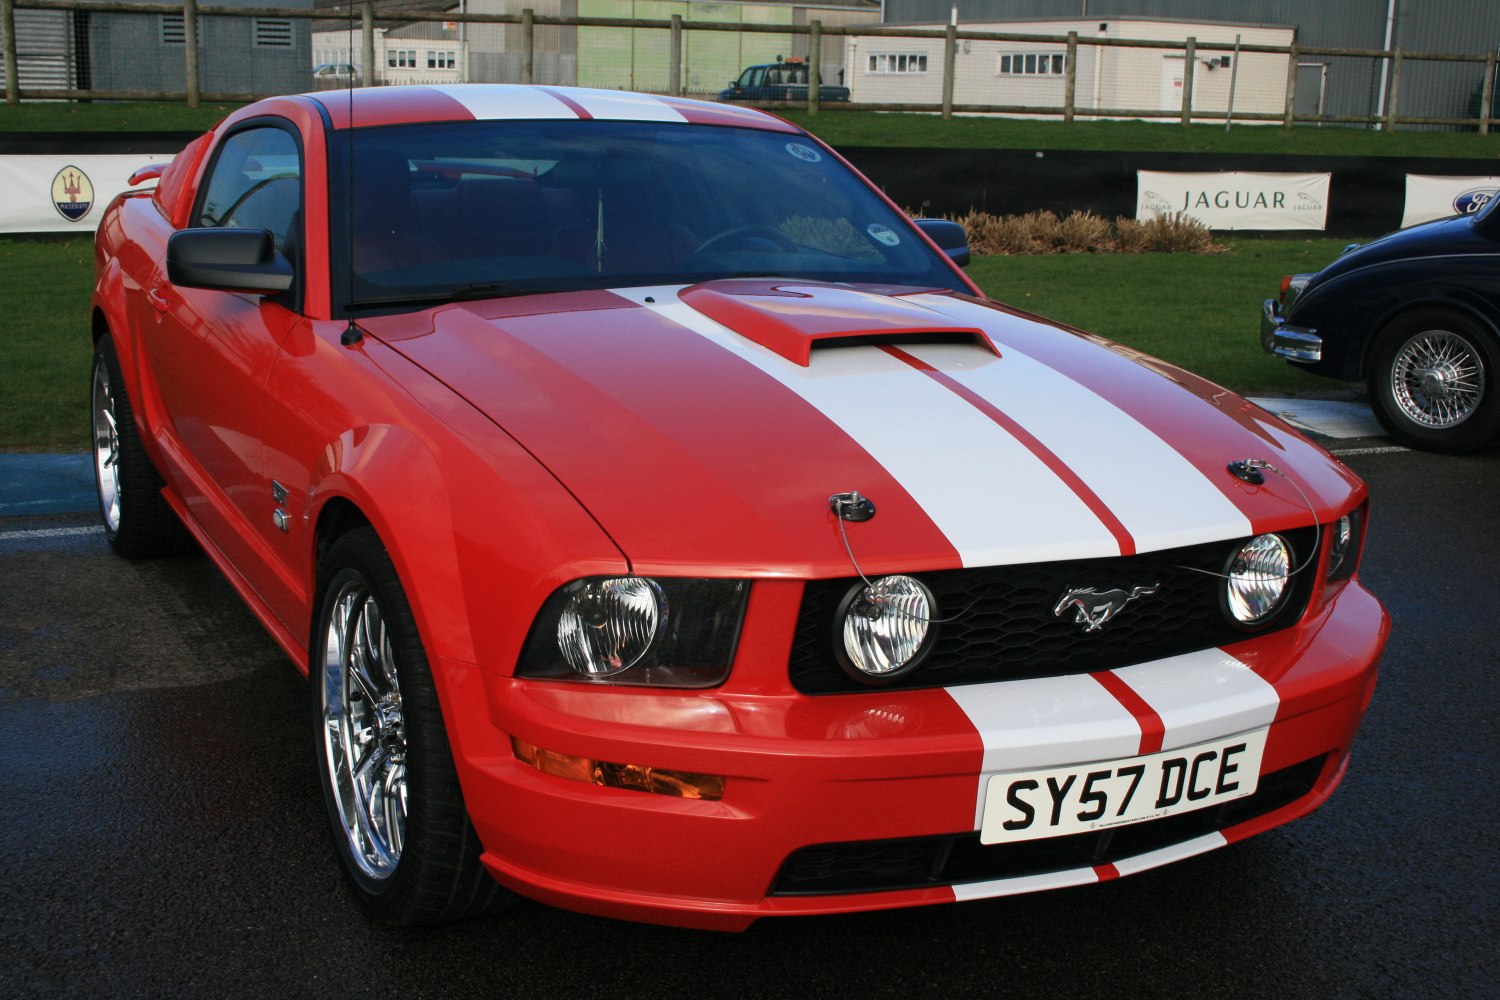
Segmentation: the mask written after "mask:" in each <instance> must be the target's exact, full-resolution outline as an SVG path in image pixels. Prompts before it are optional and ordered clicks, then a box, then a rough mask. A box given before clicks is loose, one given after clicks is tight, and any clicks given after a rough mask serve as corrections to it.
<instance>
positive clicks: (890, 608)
mask: <svg viewBox="0 0 1500 1000" xmlns="http://www.w3.org/2000/svg"><path fill="white" fill-rule="evenodd" d="M936 606H937V601H936V599H934V598H933V596H932V591H930V590H928V589H927V586H926V584H924V583H922V582H921V581H920V580H916V579H914V578H912V577H909V576H884V577H881V578H880V579H878V580H875V581H873V582H872V583H871V584H870V585H869V586H865V585H864V583H860V584H859V585H857V586H856V587H855V588H854V589H853V590H851V591H850V592H849V594H848V596H846V597H845V598H844V602H843V604H842V605H841V606H840V608H839V613H838V617H837V618H836V619H835V620H841V621H842V622H843V640H844V641H843V643H842V647H841V650H840V651H841V652H842V653H843V656H841V657H840V660H841V661H842V663H843V665H844V669H845V671H846V672H847V673H848V674H849V676H851V677H853V678H854V679H855V680H858V681H863V682H864V683H866V684H871V683H874V684H879V683H882V682H884V681H888V680H892V679H894V678H896V677H899V676H901V675H902V674H904V673H906V672H907V671H909V670H911V669H912V668H913V667H915V666H916V665H917V664H918V663H920V662H921V661H922V658H923V657H924V656H925V655H926V653H927V650H928V649H929V648H930V647H931V645H932V643H931V639H932V637H933V635H934V634H935V633H934V630H933V628H932V619H933V618H934V617H935V616H934V610H935V609H936Z"/></svg>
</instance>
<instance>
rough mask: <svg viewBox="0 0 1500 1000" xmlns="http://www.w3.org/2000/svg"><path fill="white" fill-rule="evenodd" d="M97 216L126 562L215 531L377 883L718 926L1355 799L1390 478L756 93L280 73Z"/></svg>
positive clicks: (101, 314) (936, 889)
mask: <svg viewBox="0 0 1500 1000" xmlns="http://www.w3.org/2000/svg"><path fill="white" fill-rule="evenodd" d="M157 175H159V176H158V178H157V179H158V183H157V184H156V186H155V188H154V190H138V191H132V192H130V193H128V194H126V195H123V196H122V197H121V198H119V199H118V200H117V201H116V202H115V203H114V204H113V205H111V206H110V208H109V211H108V213H107V215H106V217H105V219H104V221H103V224H102V226H101V228H100V230H99V236H98V244H97V265H98V283H97V288H96V290H95V294H94V300H93V330H92V333H93V339H94V343H95V345H96V354H95V359H94V367H93V414H94V417H93V429H94V454H95V456H96V469H97V473H98V484H99V499H100V506H101V510H102V513H103V517H104V521H105V525H106V527H107V530H108V534H109V538H110V541H111V543H112V544H113V546H114V548H115V549H116V550H117V551H119V552H120V553H121V554H123V555H126V556H147V555H153V554H159V553H164V552H171V551H177V550H180V549H182V548H183V547H184V546H185V545H186V544H187V543H188V541H189V539H190V538H191V539H194V540H196V542H197V544H198V545H199V546H201V547H202V549H203V551H205V552H206V553H207V554H208V555H209V557H210V558H211V559H213V560H214V561H215V563H217V564H218V565H219V567H220V568H221V569H222V570H223V572H224V573H225V575H226V576H227V577H228V578H229V580H230V581H231V582H232V583H233V585H234V586H235V588H236V589H237V590H238V591H239V593H240V594H241V595H242V596H243V598H244V599H245V601H246V603H247V604H248V605H249V606H250V608H251V609H252V610H253V611H254V613H255V614H256V616H257V617H258V618H259V619H260V620H261V622H262V623H263V624H264V625H265V627H266V628H267V629H268V630H269V631H270V633H271V634H272V635H273V636H274V637H275V639H276V640H277V642H278V643H280V645H281V646H282V647H283V648H284V649H285V650H286V652H287V654H288V655H289V656H291V658H292V659H293V661H294V662H295V663H296V664H297V666H298V667H299V669H303V670H306V671H307V672H308V674H309V676H310V678H311V681H312V683H311V684H310V685H309V687H310V689H311V701H312V708H311V713H310V714H311V718H312V723H313V726H312V728H313V736H314V741H315V745H316V748H317V758H318V761H319V768H320V774H321V781H322V793H323V797H324V799H325V800H326V803H327V807H328V818H329V822H330V828H331V830H332V832H333V836H334V840H335V842H336V844H337V846H338V852H339V855H340V857H341V858H342V860H343V863H344V867H345V868H346V869H347V871H348V875H349V878H350V881H351V883H352V885H353V887H354V891H355V893H356V894H357V895H358V897H359V898H360V899H361V900H362V902H363V903H364V904H366V905H367V906H368V907H370V908H371V909H372V910H373V911H374V912H375V914H376V915H377V916H379V917H380V918H382V919H384V920H387V921H391V922H397V923H409V922H415V921H422V920H433V919H441V918H446V917H453V916H459V915H462V914H466V913H473V912H478V911H481V910H484V909H487V908H490V907H492V906H494V905H496V904H498V903H500V902H502V901H504V900H506V899H509V898H511V896H512V892H514V893H520V894H522V895H525V896H530V897H533V898H536V899H540V900H544V901H546V902H549V903H554V904H557V905H560V906H565V907H571V908H575V909H578V910H583V911H587V912H591V913H597V914H605V915H609V916H617V917H627V918H631V919H640V920H649V921H658V922H663V923H671V924H682V925H688V926H698V927H715V928H726V929H735V928H743V927H745V926H747V925H748V924H749V923H750V922H752V921H753V920H755V919H757V918H759V917H764V916H773V915H778V916H779V915H788V914H810V913H835V912H844V911H853V910H867V909H875V908H884V907H901V906H914V905H920V904H927V903H937V902H947V901H952V900H955V899H959V900H962V899H977V898H983V897H992V896H1002V895H1006V894H1010V893H1018V892H1027V891H1031V890H1037V889H1046V888H1055V887H1062V886H1070V885H1079V884H1083V883H1089V882H1096V881H1101V880H1106V879H1113V878H1116V877H1118V876H1120V875H1128V874H1133V873H1135V872H1140V871H1143V870H1145V869H1149V868H1153V867H1155V866H1157V865H1162V864H1166V863H1168V862H1172V861H1176V860H1179V859H1183V858H1187V857H1190V856H1192V855H1195V854H1199V853H1201V852H1203V851H1208V850H1211V849H1213V848H1216V847H1220V846H1223V845H1224V844H1226V843H1231V842H1234V841H1237V840H1240V839H1242V838H1244V837H1247V836H1249V835H1251V834H1254V833H1257V832H1259V831H1262V830H1265V829H1267V828H1269V827H1272V826H1275V825H1277V824H1280V823H1283V822H1286V821H1287V820H1290V819H1293V818H1295V817H1297V816H1301V815H1303V814H1304V813H1307V812H1308V811H1310V810H1312V809H1313V808H1315V807H1316V806H1318V805H1319V804H1320V803H1322V802H1323V800H1324V799H1326V798H1327V797H1328V796H1329V795H1330V794H1331V793H1332V791H1333V789H1334V787H1335V786H1336V785H1337V784H1338V782H1339V780H1340V779H1341V778H1342V776H1343V774H1344V773H1345V770H1346V768H1347V767H1348V763H1349V753H1350V747H1351V744H1352V743H1353V740H1354V734H1355V730H1356V728H1357V726H1358V724H1359V720H1360V717H1361V715H1362V714H1363V712H1364V709H1365V706H1366V705H1367V703H1368V701H1369V698H1370V695H1371V692H1372V690H1373V687H1374V683H1375V674H1376V663H1377V661H1378V660H1379V657H1380V653H1381V650H1382V648H1383V645H1384V642H1385V638H1386V634H1387V630H1388V620H1387V617H1386V614H1385V612H1384V610H1383V609H1382V608H1381V606H1380V604H1379V603H1378V602H1377V601H1376V600H1375V598H1373V597H1372V596H1371V595H1370V594H1369V593H1368V592H1367V591H1366V590H1365V589H1364V588H1363V587H1362V586H1361V585H1360V583H1359V580H1358V577H1357V574H1356V568H1357V566H1358V563H1359V556H1360V549H1361V546H1362V544H1363V540H1364V530H1365V510H1366V491H1365V488H1364V486H1363V484H1362V483H1360V481H1359V480H1358V479H1357V478H1356V477H1355V476H1354V475H1353V474H1351V473H1350V472H1349V470H1348V469H1346V468H1344V467H1343V466H1342V465H1340V464H1339V463H1338V462H1336V461H1334V460H1333V459H1331V458H1330V457H1329V456H1328V455H1327V454H1325V453H1324V452H1323V451H1322V450H1320V449H1319V448H1318V447H1316V446H1315V445H1313V444H1311V443H1309V442H1308V441H1306V440H1305V439H1303V438H1302V437H1300V436H1299V435H1298V434H1297V433H1295V432H1294V431H1292V430H1291V429H1289V428H1288V427H1287V426H1286V425H1284V424H1282V423H1281V422H1279V421H1278V420H1276V419H1275V418H1273V417H1272V416H1270V415H1268V414H1267V413H1265V412H1263V411H1261V410H1259V409H1257V408H1256V407H1254V406H1252V405H1250V404H1248V403H1246V402H1245V401H1244V400H1242V399H1239V398H1238V397H1236V396H1233V395H1231V394H1230V393H1228V392H1225V391H1224V390H1222V389H1220V388H1218V387H1216V386H1213V385H1211V384H1208V383H1206V382H1204V381H1202V380H1200V379H1198V378H1195V377H1194V376H1192V375H1189V374H1187V373H1186V372H1183V371H1180V370H1178V369H1175V368H1172V367H1171V366H1169V365H1165V364H1163V363H1161V362H1159V361H1155V360H1153V359H1151V358H1148V357H1144V356H1141V355H1139V354H1137V353H1135V352H1132V351H1129V350H1126V349H1124V348H1121V347H1118V346H1115V345H1112V344H1109V343H1107V342H1105V341H1102V340H1100V339H1098V338H1095V337H1090V336H1088V335H1086V334H1082V333H1079V332H1077V331H1074V330H1069V329H1065V328H1062V327H1059V326H1057V325H1056V324H1053V323H1048V322H1045V321H1043V320H1039V319H1037V318H1036V317H1033V316H1029V315H1026V314H1024V313H1020V312H1017V311H1016V310H1014V309H1011V308H1008V307H1006V306H1003V305H1000V304H998V303H996V302H992V301H990V300H987V299H986V298H984V296H983V295H982V294H981V293H980V292H979V291H978V290H977V289H976V288H975V286H974V285H972V284H971V283H970V282H969V281H968V280H967V279H966V278H965V277H964V275H963V273H962V272H961V271H960V270H959V269H958V266H957V265H958V264H959V263H962V261H963V260H964V259H965V258H966V257H967V250H966V248H965V247H964V242H963V238H962V234H961V232H958V233H955V231H954V230H955V227H952V226H951V224H946V225H945V224H941V223H928V222H924V223H922V224H920V225H919V224H914V223H913V222H911V221H910V220H908V219H907V218H905V217H904V216H903V215H902V214H901V213H900V212H899V211H897V210H896V209H895V208H894V207H893V206H892V205H891V204H890V203H889V202H888V201H887V200H885V199H884V198H883V197H882V196H881V195H879V194H878V193H877V192H875V191H874V190H872V189H871V188H870V187H869V185H868V184H867V183H866V182H865V181H864V180H863V179H862V178H860V177H859V175H858V174H856V173H855V172H854V171H853V170H852V169H851V168H850V167H849V166H848V165H847V164H846V163H845V162H844V161H843V160H842V159H840V157H839V156H838V155H837V154H836V153H834V152H833V151H832V150H831V149H829V148H828V147H826V146H824V145H823V144H822V143H820V142H819V141H818V140H817V139H815V138H813V137H811V136H809V135H807V134H806V133H805V132H803V131H801V130H800V129H797V128H795V127H793V126H791V125H789V124H787V123H785V122H783V121H780V120H778V119H776V118H773V117H771V116H768V115H764V114H761V113H759V112H756V111H753V110H749V109H743V108H734V107H726V106H721V105H715V104H705V103H698V102H694V101H686V100H675V99H670V98H657V97H645V96H639V95H632V94H622V93H614V92H604V91H589V90H567V89H553V88H523V87H509V86H468V87H457V86H455V87H425V88H382V89H370V90H358V91H355V92H353V93H346V92H335V93H323V94H314V95H307V96H300V97H280V98H274V99H270V100H266V101H262V102H260V103H258V104H254V105H251V106H250V107H247V108H244V109H243V110H241V111H238V112H236V113H235V114H233V115H231V116H230V117H229V118H228V119H226V120H225V121H224V122H223V123H222V124H221V125H219V126H218V127H217V128H216V129H214V130H213V131H212V132H211V133H209V134H207V135H205V136H203V137H202V138H200V139H198V140H197V141H195V142H193V143H192V144H190V145H189V146H188V147H187V148H186V149H185V150H184V151H183V152H182V153H181V154H180V155H179V156H177V158H176V159H175V160H173V161H172V163H171V164H170V165H169V166H167V167H166V168H165V169H160V168H155V167H153V168H147V169H146V170H144V171H143V172H142V173H141V175H138V176H139V177H140V179H141V180H145V179H147V178H149V177H151V176H157Z"/></svg>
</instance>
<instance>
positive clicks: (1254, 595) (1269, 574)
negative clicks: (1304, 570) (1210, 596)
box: [1225, 535, 1292, 625]
mask: <svg viewBox="0 0 1500 1000" xmlns="http://www.w3.org/2000/svg"><path fill="white" fill-rule="evenodd" d="M1291 569H1292V550H1291V547H1290V546H1289V545H1287V543H1286V539H1284V538H1282V537H1281V536H1280V535H1257V536H1256V537H1254V538H1252V539H1250V541H1248V542H1246V543H1245V545H1244V547H1243V548H1241V549H1240V551H1239V553H1238V554H1237V555H1236V556H1235V557H1234V561H1233V562H1231V563H1230V564H1229V574H1228V576H1229V579H1228V581H1227V582H1226V584H1225V597H1226V598H1227V599H1228V601H1229V611H1230V614H1232V615H1234V617H1235V619H1236V620H1237V621H1239V622H1240V624H1242V625H1254V624H1256V623H1257V622H1261V621H1264V620H1265V619H1267V618H1269V617H1270V616H1271V615H1272V614H1274V613H1275V612H1276V611H1277V609H1278V608H1280V607H1281V605H1282V603H1283V602H1284V601H1285V600H1286V597H1287V595H1288V594H1289V593H1291V588H1290V587H1288V586H1287V583H1288V582H1289V581H1290V579H1291Z"/></svg>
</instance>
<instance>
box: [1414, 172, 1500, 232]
mask: <svg viewBox="0 0 1500 1000" xmlns="http://www.w3.org/2000/svg"><path fill="white" fill-rule="evenodd" d="M1496 192H1500V177H1434V176H1431V175H1428V174H1407V175H1406V211H1404V212H1403V213H1402V214H1401V228H1402V229H1405V228H1406V227H1407V226H1415V225H1416V224H1417V223H1419V222H1431V221H1432V220H1433V219H1443V218H1447V217H1448V216H1450V215H1473V214H1474V213H1475V212H1477V211H1479V210H1480V209H1481V208H1483V207H1484V203H1485V202H1487V201H1489V200H1490V199H1491V198H1493V197H1495V194H1496Z"/></svg>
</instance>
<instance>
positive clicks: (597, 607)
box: [516, 576, 750, 687]
mask: <svg viewBox="0 0 1500 1000" xmlns="http://www.w3.org/2000/svg"><path fill="white" fill-rule="evenodd" d="M749 593H750V585H749V583H748V582H747V581H744V580H697V579H679V578H660V579H652V578H650V577H641V576H610V577H589V578H587V579H583V580H575V581H573V582H572V583H570V584H568V585H566V586H564V587H562V588H560V589H559V590H558V591H557V592H556V593H554V594H553V595H552V596H551V597H550V598H548V600H547V603H546V604H545V605H543V607H542V612H541V614H539V615H538V616H537V620H536V621H535V622H534V623H533V624H532V627H531V635H530V636H529V637H528V638H527V640H526V648H525V650H524V651H523V652H522V654H521V662H520V665H519V666H518V667H517V669H516V675H517V676H519V677H539V678H547V679H552V680H598V681H610V682H613V683H617V684H646V685H654V686H660V687H712V686H713V685H715V684H720V683H722V682H723V681H724V678H725V677H727V676H728V675H729V667H730V664H731V663H732V662H733V660H734V649H735V645H736V643H737V642H738V640H739V633H740V624H741V622H742V621H743V620H744V616H745V601H746V599H747V597H748V596H749Z"/></svg>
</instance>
